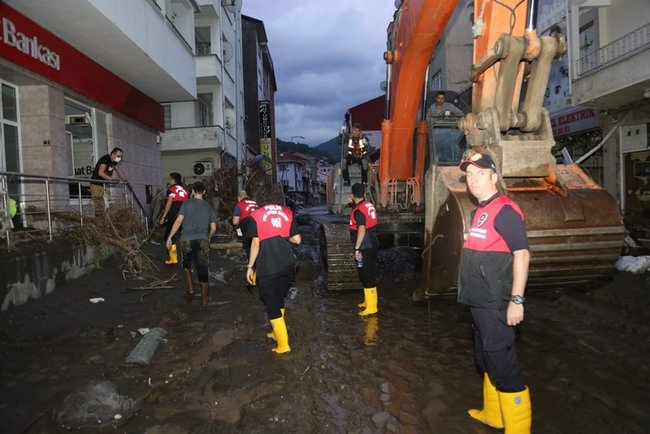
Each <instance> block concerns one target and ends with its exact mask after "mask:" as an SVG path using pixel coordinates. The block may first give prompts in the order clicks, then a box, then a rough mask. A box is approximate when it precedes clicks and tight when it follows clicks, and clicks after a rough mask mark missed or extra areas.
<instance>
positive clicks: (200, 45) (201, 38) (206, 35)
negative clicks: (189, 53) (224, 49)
mask: <svg viewBox="0 0 650 434" xmlns="http://www.w3.org/2000/svg"><path fill="white" fill-rule="evenodd" d="M194 43H195V44H196V55H197V56H207V55H209V54H211V53H212V44H211V42H210V27H196V28H195V29H194Z"/></svg>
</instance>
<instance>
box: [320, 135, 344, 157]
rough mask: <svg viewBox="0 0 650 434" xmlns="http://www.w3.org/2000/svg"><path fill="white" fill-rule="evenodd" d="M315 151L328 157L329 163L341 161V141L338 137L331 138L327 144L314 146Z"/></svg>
mask: <svg viewBox="0 0 650 434" xmlns="http://www.w3.org/2000/svg"><path fill="white" fill-rule="evenodd" d="M316 149H318V150H319V151H321V152H323V153H324V154H326V155H328V156H329V161H330V162H332V163H336V162H338V161H339V160H340V159H341V139H340V137H339V136H336V137H332V138H331V139H329V140H328V141H327V142H323V143H321V144H320V145H318V146H316Z"/></svg>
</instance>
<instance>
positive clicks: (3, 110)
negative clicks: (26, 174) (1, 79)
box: [0, 83, 21, 172]
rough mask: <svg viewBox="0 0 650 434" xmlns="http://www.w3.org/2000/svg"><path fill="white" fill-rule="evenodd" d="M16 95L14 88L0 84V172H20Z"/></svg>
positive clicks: (6, 84)
mask: <svg viewBox="0 0 650 434" xmlns="http://www.w3.org/2000/svg"><path fill="white" fill-rule="evenodd" d="M19 137H20V135H19V131H18V95H17V91H16V88H15V87H14V86H11V85H10V84H8V83H2V100H1V101H0V170H6V171H8V172H20V170H21V168H20V147H19Z"/></svg>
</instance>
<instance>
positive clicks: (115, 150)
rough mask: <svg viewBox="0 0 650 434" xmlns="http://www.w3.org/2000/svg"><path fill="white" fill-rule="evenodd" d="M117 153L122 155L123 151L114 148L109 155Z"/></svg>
mask: <svg viewBox="0 0 650 434" xmlns="http://www.w3.org/2000/svg"><path fill="white" fill-rule="evenodd" d="M118 152H121V153H124V151H123V150H122V148H118V147H115V148H113V150H112V151H111V155H113V154H116V153H118Z"/></svg>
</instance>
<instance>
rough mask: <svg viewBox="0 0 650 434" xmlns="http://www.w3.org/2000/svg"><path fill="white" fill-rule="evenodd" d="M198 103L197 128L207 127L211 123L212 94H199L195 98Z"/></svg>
mask: <svg viewBox="0 0 650 434" xmlns="http://www.w3.org/2000/svg"><path fill="white" fill-rule="evenodd" d="M197 100H198V103H199V126H201V127H207V126H210V125H213V122H212V94H211V93H200V94H199V95H198V97H197Z"/></svg>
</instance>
